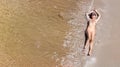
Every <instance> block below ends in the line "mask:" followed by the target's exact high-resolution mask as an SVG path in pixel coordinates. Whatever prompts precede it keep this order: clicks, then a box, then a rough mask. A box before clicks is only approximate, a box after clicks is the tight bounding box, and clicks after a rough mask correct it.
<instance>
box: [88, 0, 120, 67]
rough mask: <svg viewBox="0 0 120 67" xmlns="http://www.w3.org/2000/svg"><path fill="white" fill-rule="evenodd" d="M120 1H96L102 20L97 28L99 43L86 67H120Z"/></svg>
mask: <svg viewBox="0 0 120 67" xmlns="http://www.w3.org/2000/svg"><path fill="white" fill-rule="evenodd" d="M119 3H120V1H119V0H102V1H101V0H95V4H94V6H95V7H97V9H98V10H99V11H100V12H101V14H102V18H101V20H100V21H99V23H98V27H97V38H96V39H97V43H96V46H95V47H94V55H93V56H92V57H90V58H89V59H88V60H87V62H86V67H120V51H119V48H120V45H119V44H120V39H119V37H120V31H119V29H120V26H119V24H120V19H119V17H120V13H119V12H120V7H119V5H120V4H119Z"/></svg>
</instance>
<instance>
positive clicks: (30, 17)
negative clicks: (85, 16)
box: [0, 0, 76, 67]
mask: <svg viewBox="0 0 120 67" xmlns="http://www.w3.org/2000/svg"><path fill="white" fill-rule="evenodd" d="M75 5H76V1H73V0H0V67H55V65H56V63H55V57H54V55H55V54H58V56H57V57H61V56H63V55H65V54H66V50H65V49H64V48H63V45H62V44H63V40H64V37H65V35H66V31H67V30H68V29H69V28H70V26H69V25H68V24H67V20H68V19H67V18H66V19H64V18H65V16H64V13H67V12H68V10H69V9H73V10H74V6H75Z"/></svg>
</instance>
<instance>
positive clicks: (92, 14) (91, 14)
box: [89, 12, 97, 19]
mask: <svg viewBox="0 0 120 67" xmlns="http://www.w3.org/2000/svg"><path fill="white" fill-rule="evenodd" d="M89 16H90V18H91V19H92V16H97V14H96V13H95V12H92V13H90V14H89Z"/></svg>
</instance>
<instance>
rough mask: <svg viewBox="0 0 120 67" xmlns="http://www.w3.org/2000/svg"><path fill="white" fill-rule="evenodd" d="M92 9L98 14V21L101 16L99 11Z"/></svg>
mask: <svg viewBox="0 0 120 67" xmlns="http://www.w3.org/2000/svg"><path fill="white" fill-rule="evenodd" d="M94 11H95V12H96V14H97V16H98V18H97V21H98V20H99V19H100V18H101V15H100V13H99V12H98V11H97V10H94Z"/></svg>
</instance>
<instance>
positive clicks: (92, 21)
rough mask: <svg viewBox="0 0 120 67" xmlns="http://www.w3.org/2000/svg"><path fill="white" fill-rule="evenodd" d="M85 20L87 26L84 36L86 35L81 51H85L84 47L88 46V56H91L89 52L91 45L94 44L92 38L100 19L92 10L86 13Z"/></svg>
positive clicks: (98, 14)
mask: <svg viewBox="0 0 120 67" xmlns="http://www.w3.org/2000/svg"><path fill="white" fill-rule="evenodd" d="M86 16H87V20H88V26H87V29H86V31H85V32H86V34H87V40H86V42H85V44H84V47H83V49H86V46H87V45H89V51H88V54H87V55H88V56H90V55H91V51H92V48H93V43H94V37H95V26H96V23H97V22H98V20H99V19H100V17H101V15H100V13H99V12H98V11H97V10H92V11H90V12H88V13H86Z"/></svg>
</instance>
